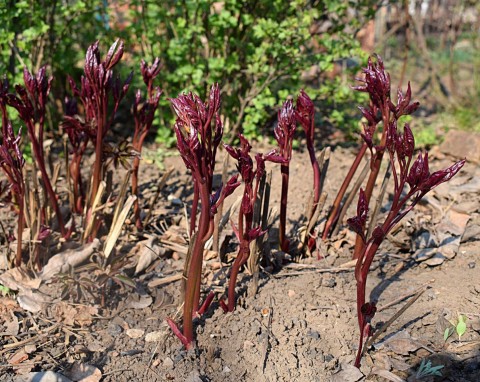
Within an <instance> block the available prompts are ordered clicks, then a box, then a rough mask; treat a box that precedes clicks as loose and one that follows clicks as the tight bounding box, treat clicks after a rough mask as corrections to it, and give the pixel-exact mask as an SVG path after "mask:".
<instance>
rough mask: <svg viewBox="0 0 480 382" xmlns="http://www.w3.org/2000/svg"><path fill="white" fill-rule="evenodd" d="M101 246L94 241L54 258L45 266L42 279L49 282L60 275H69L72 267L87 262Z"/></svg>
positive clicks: (98, 242)
mask: <svg viewBox="0 0 480 382" xmlns="http://www.w3.org/2000/svg"><path fill="white" fill-rule="evenodd" d="M99 246H100V241H99V240H98V239H93V241H92V242H91V243H89V244H86V245H84V246H83V247H80V248H77V249H70V250H67V251H65V252H62V253H58V254H56V255H55V256H53V257H52V258H51V259H50V260H49V261H48V263H47V265H45V267H44V268H43V270H42V272H40V278H41V279H42V280H44V281H45V280H49V279H51V278H52V277H53V276H55V275H57V274H58V273H68V270H69V268H70V267H73V268H75V267H77V266H79V265H80V264H82V263H83V262H85V261H86V260H87V259H88V258H89V257H90V255H91V254H92V253H93V252H94V251H95V250H96V249H97V248H98V247H99Z"/></svg>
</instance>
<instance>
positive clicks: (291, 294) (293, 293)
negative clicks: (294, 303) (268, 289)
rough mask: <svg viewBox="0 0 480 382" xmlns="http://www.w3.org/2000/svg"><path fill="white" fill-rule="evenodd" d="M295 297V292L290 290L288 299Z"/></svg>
mask: <svg viewBox="0 0 480 382" xmlns="http://www.w3.org/2000/svg"><path fill="white" fill-rule="evenodd" d="M293 296H295V291H294V290H292V289H289V290H288V297H293Z"/></svg>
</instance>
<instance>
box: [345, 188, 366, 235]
mask: <svg viewBox="0 0 480 382" xmlns="http://www.w3.org/2000/svg"><path fill="white" fill-rule="evenodd" d="M367 217H368V202H367V198H366V196H365V191H364V190H363V188H361V189H360V195H359V197H358V203H357V215H356V216H354V217H352V218H350V219H347V224H348V225H349V226H350V228H351V229H352V231H354V232H355V233H357V234H359V235H360V236H361V237H362V239H363V241H366V240H365V233H364V230H365V223H366V222H367Z"/></svg>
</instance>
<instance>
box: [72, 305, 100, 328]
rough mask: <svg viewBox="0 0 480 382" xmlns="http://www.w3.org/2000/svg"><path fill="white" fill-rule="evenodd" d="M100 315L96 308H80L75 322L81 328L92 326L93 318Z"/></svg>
mask: <svg viewBox="0 0 480 382" xmlns="http://www.w3.org/2000/svg"><path fill="white" fill-rule="evenodd" d="M97 314H98V308H97V307H96V306H85V305H83V306H80V307H79V308H78V313H77V315H76V316H75V322H76V323H77V324H78V325H80V326H90V325H92V322H93V316H96V315H97Z"/></svg>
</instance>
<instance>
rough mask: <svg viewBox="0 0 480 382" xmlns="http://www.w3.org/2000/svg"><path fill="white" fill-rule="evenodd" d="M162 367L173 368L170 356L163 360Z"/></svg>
mask: <svg viewBox="0 0 480 382" xmlns="http://www.w3.org/2000/svg"><path fill="white" fill-rule="evenodd" d="M163 367H165V368H167V369H172V368H173V359H171V358H170V357H167V358H165V359H164V360H163Z"/></svg>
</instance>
